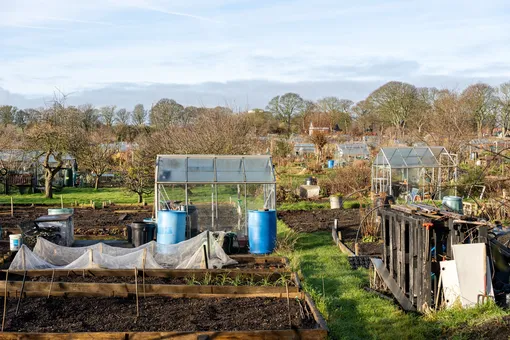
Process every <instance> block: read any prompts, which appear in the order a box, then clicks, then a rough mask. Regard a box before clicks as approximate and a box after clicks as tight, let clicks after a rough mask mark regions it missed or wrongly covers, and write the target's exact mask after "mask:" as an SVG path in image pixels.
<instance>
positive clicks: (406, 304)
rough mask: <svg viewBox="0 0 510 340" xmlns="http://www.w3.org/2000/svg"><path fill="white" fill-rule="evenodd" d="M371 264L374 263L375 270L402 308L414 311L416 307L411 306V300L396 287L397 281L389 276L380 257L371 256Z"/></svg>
mask: <svg viewBox="0 0 510 340" xmlns="http://www.w3.org/2000/svg"><path fill="white" fill-rule="evenodd" d="M370 260H371V261H372V264H373V265H374V268H375V270H376V271H377V273H378V274H379V276H380V277H381V278H382V279H383V281H384V283H385V284H386V286H388V288H389V289H390V290H391V292H392V294H393V296H394V297H395V298H396V299H397V301H398V302H399V303H400V305H401V306H402V308H404V310H406V311H416V308H415V307H414V306H413V304H412V303H411V301H410V300H409V299H408V298H407V296H406V295H405V294H404V293H403V292H402V290H401V289H400V288H399V287H398V284H397V282H396V281H395V280H394V279H393V278H392V277H391V275H390V273H389V272H388V270H386V268H385V267H384V265H383V263H382V261H381V260H380V259H376V258H371V259H370Z"/></svg>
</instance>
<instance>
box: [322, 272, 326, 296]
mask: <svg viewBox="0 0 510 340" xmlns="http://www.w3.org/2000/svg"><path fill="white" fill-rule="evenodd" d="M322 296H323V297H326V289H325V288H324V274H322Z"/></svg>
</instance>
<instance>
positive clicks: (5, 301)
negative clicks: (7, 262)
mask: <svg viewBox="0 0 510 340" xmlns="http://www.w3.org/2000/svg"><path fill="white" fill-rule="evenodd" d="M8 279H9V269H7V272H5V294H4V314H3V316H2V332H3V331H4V324H5V314H6V313H7V282H8V281H7V280H8Z"/></svg>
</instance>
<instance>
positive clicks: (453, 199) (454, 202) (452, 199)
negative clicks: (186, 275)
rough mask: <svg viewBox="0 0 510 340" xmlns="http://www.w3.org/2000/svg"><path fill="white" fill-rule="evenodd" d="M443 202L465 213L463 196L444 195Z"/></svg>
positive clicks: (452, 208)
mask: <svg viewBox="0 0 510 340" xmlns="http://www.w3.org/2000/svg"><path fill="white" fill-rule="evenodd" d="M442 204H443V205H444V206H446V207H448V208H450V209H451V210H453V211H454V212H456V213H458V214H463V213H464V212H463V206H462V197H457V196H444V197H443V202H442Z"/></svg>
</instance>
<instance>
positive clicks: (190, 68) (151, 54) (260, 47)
mask: <svg viewBox="0 0 510 340" xmlns="http://www.w3.org/2000/svg"><path fill="white" fill-rule="evenodd" d="M390 80H401V81H408V82H411V83H413V84H415V85H417V86H435V87H438V88H444V87H448V88H457V89H462V88H463V87H465V86H466V85H468V84H469V83H472V82H476V81H485V82H488V83H490V84H492V85H497V84H499V83H501V82H504V81H507V80H510V2H509V1H505V0H486V1H480V0H477V1H474V0H428V1H424V0H420V1H413V0H402V1H396V0H391V1H382V0H381V1H373V0H359V1H342V0H316V1H310V0H307V1H301V0H297V1H290V0H280V1H278V0H275V1H265V0H238V1H235V0H217V1H216V0H187V1H170V0H86V1H85V0H83V1H78V0H15V1H12V0H0V104H14V105H18V106H21V107H26V106H41V105H43V104H44V98H49V97H51V94H52V93H53V91H54V90H55V88H58V89H60V90H61V91H63V92H66V93H72V95H71V97H70V98H71V99H70V101H71V102H73V103H76V104H79V103H85V102H91V103H93V104H95V105H105V104H117V105H119V106H125V107H128V108H130V107H132V106H134V104H136V103H137V102H142V103H144V104H145V105H150V104H151V103H152V102H155V101H157V100H158V99H159V98H161V97H168V98H174V99H176V100H177V101H179V102H182V103H183V104H186V105H207V106H214V105H225V104H227V105H230V106H237V107H242V108H253V107H263V106H265V104H266V103H267V101H268V100H269V99H270V98H271V97H273V96H274V95H277V94H282V93H285V92H288V91H296V92H298V93H300V94H302V95H303V96H304V97H306V98H309V99H317V98H319V97H322V96H328V95H334V96H338V97H340V98H349V99H353V100H359V99H362V98H363V97H365V96H366V95H368V94H369V93H370V92H371V91H373V90H374V89H375V88H377V87H378V86H379V85H381V84H383V83H384V82H386V81H390Z"/></svg>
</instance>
